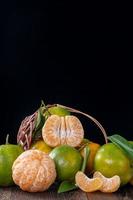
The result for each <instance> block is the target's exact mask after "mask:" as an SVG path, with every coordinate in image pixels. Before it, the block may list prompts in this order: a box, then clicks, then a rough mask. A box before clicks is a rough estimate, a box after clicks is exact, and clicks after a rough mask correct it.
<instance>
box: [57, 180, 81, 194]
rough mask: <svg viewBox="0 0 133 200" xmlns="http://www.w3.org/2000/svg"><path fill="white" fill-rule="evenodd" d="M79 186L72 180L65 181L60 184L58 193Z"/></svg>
mask: <svg viewBox="0 0 133 200" xmlns="http://www.w3.org/2000/svg"><path fill="white" fill-rule="evenodd" d="M77 188H78V187H77V186H76V185H75V183H73V182H70V181H63V182H62V183H61V184H60V186H59V189H58V193H62V192H68V191H71V190H74V189H77Z"/></svg>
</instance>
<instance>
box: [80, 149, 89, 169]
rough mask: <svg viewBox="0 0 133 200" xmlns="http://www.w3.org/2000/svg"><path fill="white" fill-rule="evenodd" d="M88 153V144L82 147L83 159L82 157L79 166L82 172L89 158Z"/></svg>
mask: <svg viewBox="0 0 133 200" xmlns="http://www.w3.org/2000/svg"><path fill="white" fill-rule="evenodd" d="M89 154H90V149H89V146H86V147H85V148H84V159H83V163H82V167H81V171H82V172H84V171H85V169H86V165H87V161H88V158H89Z"/></svg>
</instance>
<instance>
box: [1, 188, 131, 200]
mask: <svg viewBox="0 0 133 200" xmlns="http://www.w3.org/2000/svg"><path fill="white" fill-rule="evenodd" d="M42 199H43V200H44V199H45V200H133V186H129V185H128V186H126V187H123V188H121V189H120V190H119V191H117V192H115V193H111V194H105V193H101V192H94V193H84V192H82V191H81V190H75V191H71V192H67V193H62V194H57V192H56V191H55V189H50V190H49V191H46V192H42V193H28V192H23V191H22V190H20V189H19V188H18V187H16V186H14V187H7V188H0V200H42Z"/></svg>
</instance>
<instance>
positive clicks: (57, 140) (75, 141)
mask: <svg viewBox="0 0 133 200" xmlns="http://www.w3.org/2000/svg"><path fill="white" fill-rule="evenodd" d="M42 137H43V139H44V141H45V142H46V144H47V145H48V146H50V147H57V146H60V145H63V144H67V145H69V146H72V147H77V146H79V144H80V143H81V142H82V140H83V137H84V130H83V127H82V124H81V122H80V120H79V119H78V118H77V117H75V116H72V115H66V116H61V117H60V116H58V115H51V116H50V117H49V118H48V119H47V120H46V122H45V124H44V126H43V128H42Z"/></svg>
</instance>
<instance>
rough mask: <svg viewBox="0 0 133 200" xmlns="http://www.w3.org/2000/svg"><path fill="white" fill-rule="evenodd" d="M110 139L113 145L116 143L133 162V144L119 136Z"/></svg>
mask: <svg viewBox="0 0 133 200" xmlns="http://www.w3.org/2000/svg"><path fill="white" fill-rule="evenodd" d="M108 139H109V140H110V141H111V142H112V143H114V144H115V145H117V146H118V147H120V148H121V149H122V150H123V151H124V152H125V154H126V155H127V156H128V158H129V159H130V160H131V161H133V144H132V143H130V142H129V141H128V140H126V139H125V138H124V137H122V136H120V135H117V134H115V135H112V136H109V137H108Z"/></svg>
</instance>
